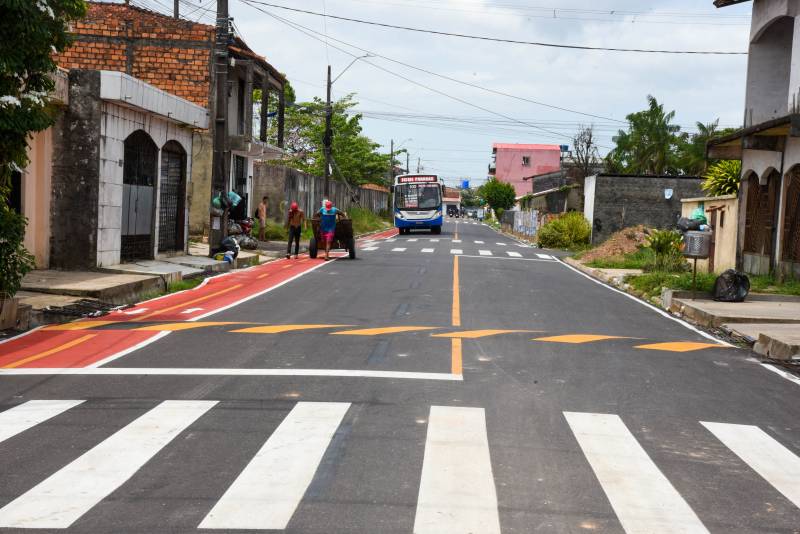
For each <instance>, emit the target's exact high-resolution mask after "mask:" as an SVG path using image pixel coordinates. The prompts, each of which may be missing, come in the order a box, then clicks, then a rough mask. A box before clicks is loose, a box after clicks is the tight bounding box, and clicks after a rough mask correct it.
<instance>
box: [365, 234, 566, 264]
mask: <svg viewBox="0 0 800 534" xmlns="http://www.w3.org/2000/svg"><path fill="white" fill-rule="evenodd" d="M401 243H402V244H403V246H400V244H401ZM520 249H528V250H530V253H529V254H522V251H520ZM360 250H362V251H364V252H375V251H384V252H388V253H390V254H436V253H437V252H438V253H440V254H448V253H449V255H458V256H462V255H463V256H476V257H486V258H506V259H508V258H515V259H525V260H536V261H551V262H552V261H558V260H557V258H556V257H555V256H553V255H550V254H544V253H534V252H533V250H535V249H532V247H530V246H529V245H525V244H522V243H513V242H512V243H505V242H499V241H498V242H496V243H487V242H486V241H483V240H480V239H476V240H468V239H439V238H430V239H426V238H415V239H405V240H395V239H389V240H386V241H367V242H364V243H362V245H361V249H360Z"/></svg>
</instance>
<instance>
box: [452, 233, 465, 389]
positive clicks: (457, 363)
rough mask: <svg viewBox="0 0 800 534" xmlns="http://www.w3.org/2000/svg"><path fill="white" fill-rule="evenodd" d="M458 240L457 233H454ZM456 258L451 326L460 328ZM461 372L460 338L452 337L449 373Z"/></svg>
mask: <svg viewBox="0 0 800 534" xmlns="http://www.w3.org/2000/svg"><path fill="white" fill-rule="evenodd" d="M456 238H458V232H456ZM459 294H460V289H459V279H458V256H454V257H453V317H452V319H453V320H452V323H453V326H461V297H460V296H459ZM462 371H463V358H462V356H461V338H460V337H454V338H452V339H451V340H450V372H451V373H453V374H454V375H460V374H461V373H462Z"/></svg>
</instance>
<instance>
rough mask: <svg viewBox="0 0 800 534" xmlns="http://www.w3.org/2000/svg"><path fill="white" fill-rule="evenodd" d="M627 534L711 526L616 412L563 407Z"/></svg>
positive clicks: (688, 530)
mask: <svg viewBox="0 0 800 534" xmlns="http://www.w3.org/2000/svg"><path fill="white" fill-rule="evenodd" d="M564 416H565V417H566V419H567V423H569V426H570V428H572V432H573V433H574V434H575V438H577V440H578V444H579V445H580V447H581V449H582V450H583V453H584V454H585V455H586V459H587V460H588V461H589V465H591V466H592V469H593V470H594V473H595V475H596V476H597V479H598V480H599V481H600V485H601V486H602V487H603V491H605V493H606V496H608V500H609V502H610V503H611V507H612V508H614V512H616V514H617V517H618V518H619V521H620V523H622V528H624V529H625V532H626V533H627V534H660V533H663V534H672V533H674V532H681V533H683V534H694V533H702V534H708V530H707V529H706V527H705V526H703V523H701V522H700V519H698V517H697V515H695V513H694V511H693V510H692V509H691V508H690V507H689V505H688V504H687V503H686V501H684V500H683V498H682V497H681V496H680V494H679V493H678V491H677V490H676V489H675V488H674V487H673V486H672V484H671V483H670V481H669V480H667V478H666V477H665V476H664V474H663V473H662V472H661V471H660V470H659V469H658V467H657V466H656V464H655V463H653V461H652V460H651V459H650V457H649V456H647V453H646V452H645V450H644V449H643V448H642V446H641V445H639V442H638V441H636V438H635V437H634V436H633V435H632V434H631V433H630V431H629V430H628V428H627V427H626V426H625V423H623V422H622V419H620V418H619V417H618V416H616V415H611V414H598V413H576V412H564Z"/></svg>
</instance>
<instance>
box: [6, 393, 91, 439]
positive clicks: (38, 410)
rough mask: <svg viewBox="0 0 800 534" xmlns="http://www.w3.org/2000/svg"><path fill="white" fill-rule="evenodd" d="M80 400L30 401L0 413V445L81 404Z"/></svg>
mask: <svg viewBox="0 0 800 534" xmlns="http://www.w3.org/2000/svg"><path fill="white" fill-rule="evenodd" d="M82 402H83V401H82V400H32V401H28V402H25V403H22V404H20V405H19V406H15V407H13V408H10V409H8V410H6V411H4V412H2V413H0V443H2V442H3V441H5V440H7V439H8V438H12V437H14V436H16V435H17V434H19V433H20V432H24V431H26V430H28V429H29V428H32V427H34V426H36V425H38V424H39V423H42V422H44V421H47V420H48V419H50V418H52V417H55V416H56V415H58V414H60V413H63V412H65V411H67V410H69V409H70V408H74V407H75V406H77V405H79V404H80V403H82Z"/></svg>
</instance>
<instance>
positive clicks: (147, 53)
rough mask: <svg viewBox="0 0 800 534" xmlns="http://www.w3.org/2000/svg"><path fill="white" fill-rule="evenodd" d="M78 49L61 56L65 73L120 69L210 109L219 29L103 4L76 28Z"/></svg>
mask: <svg viewBox="0 0 800 534" xmlns="http://www.w3.org/2000/svg"><path fill="white" fill-rule="evenodd" d="M72 33H73V36H74V39H75V41H74V43H73V45H72V46H71V47H70V48H69V49H67V50H66V51H65V52H64V53H63V54H61V55H60V56H59V57H57V58H56V59H57V61H58V64H59V66H60V67H63V68H65V69H96V70H115V71H121V72H125V73H127V74H130V75H131V76H135V77H137V78H139V79H141V80H144V81H145V82H147V83H150V84H152V85H154V86H156V87H158V88H160V89H163V90H164V91H167V92H169V93H172V94H174V95H177V96H179V97H182V98H185V99H187V100H189V101H191V102H194V103H195V104H198V105H200V106H203V107H207V108H208V107H210V106H209V104H210V101H209V98H210V94H211V91H210V88H211V60H212V54H211V52H212V49H213V44H214V27H213V26H209V25H207V24H199V23H196V22H191V21H187V20H180V19H174V18H172V17H169V16H166V15H162V14H159V13H154V12H151V11H147V10H145V9H141V8H137V7H133V6H129V5H125V4H112V3H103V2H90V3H89V10H88V13H87V16H86V18H85V19H84V20H82V21H80V22H76V23H75V24H73V27H72Z"/></svg>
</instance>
